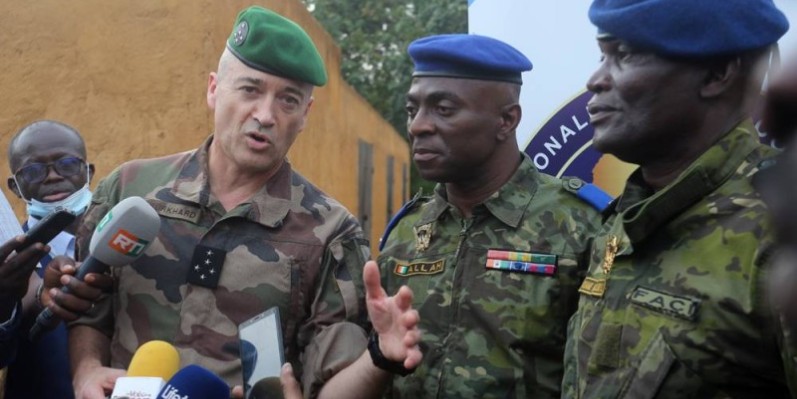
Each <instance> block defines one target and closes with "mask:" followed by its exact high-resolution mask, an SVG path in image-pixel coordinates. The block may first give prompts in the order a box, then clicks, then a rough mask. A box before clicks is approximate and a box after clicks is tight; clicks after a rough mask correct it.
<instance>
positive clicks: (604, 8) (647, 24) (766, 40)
mask: <svg viewBox="0 0 797 399" xmlns="http://www.w3.org/2000/svg"><path fill="white" fill-rule="evenodd" d="M589 19H590V20H591V21H592V23H593V24H595V26H597V27H598V31H599V38H600V36H601V35H606V36H611V37H616V38H618V39H620V40H623V41H626V42H628V43H630V44H632V45H636V46H639V47H641V48H644V49H648V50H651V51H653V52H655V53H658V54H662V55H670V56H681V57H706V56H714V55H727V54H737V53H740V52H744V51H747V50H753V49H757V48H761V47H764V46H767V45H770V44H773V43H775V42H777V41H778V39H780V37H781V36H783V34H784V33H786V31H787V30H789V21H787V20H786V16H785V15H783V13H782V12H781V11H780V10H778V9H777V8H776V7H775V4H774V3H773V2H772V0H595V1H593V2H592V5H591V6H590V8H589Z"/></svg>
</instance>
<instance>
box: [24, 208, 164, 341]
mask: <svg viewBox="0 0 797 399" xmlns="http://www.w3.org/2000/svg"><path fill="white" fill-rule="evenodd" d="M158 230H160V217H159V216H158V212H156V211H155V209H153V208H152V207H151V206H150V205H149V204H148V203H147V201H145V200H144V199H143V198H141V197H128V198H125V199H124V200H122V201H120V202H119V203H118V204H116V206H114V207H113V209H111V210H110V211H108V213H107V214H106V215H105V217H103V218H102V220H101V221H100V222H99V223H98V224H97V228H96V229H95V230H94V234H93V235H92V237H91V243H90V244H89V251H90V253H91V255H90V256H89V257H88V258H86V260H85V261H84V262H83V264H82V265H81V266H80V268H79V269H78V271H77V275H76V276H75V277H76V278H77V279H78V280H81V281H83V280H84V279H85V277H86V275H88V274H89V273H104V272H105V271H107V270H108V269H109V268H110V267H111V266H124V265H128V264H130V263H132V262H133V261H134V260H136V259H137V258H138V257H139V256H141V254H143V253H144V250H145V249H146V248H147V246H148V245H149V243H150V242H152V240H153V239H155V236H157V234H158ZM61 290H62V291H63V292H64V293H67V294H71V293H72V289H71V288H70V286H69V285H66V286H64V287H62V289H61ZM57 323H58V320H57V319H55V318H54V317H53V311H52V310H50V309H49V308H48V309H45V310H44V311H43V312H41V313H40V314H39V317H37V318H36V324H34V325H33V327H32V328H31V330H30V334H29V338H30V339H31V340H35V339H36V338H37V337H38V335H39V334H40V333H41V332H42V331H43V330H47V329H50V328H52V327H54V326H55V325H56V324H57Z"/></svg>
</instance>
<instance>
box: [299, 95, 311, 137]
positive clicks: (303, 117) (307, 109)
mask: <svg viewBox="0 0 797 399" xmlns="http://www.w3.org/2000/svg"><path fill="white" fill-rule="evenodd" d="M314 100H315V98H314V97H310V99H309V100H308V101H307V108H305V109H304V115H302V124H301V126H299V131H300V132H301V131H303V130H304V126H305V125H306V124H307V115H308V114H309V113H310V108H312V107H313V102H314Z"/></svg>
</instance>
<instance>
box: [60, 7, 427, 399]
mask: <svg viewBox="0 0 797 399" xmlns="http://www.w3.org/2000/svg"><path fill="white" fill-rule="evenodd" d="M326 81H327V74H326V71H325V67H324V63H323V61H322V59H321V56H320V55H319V53H318V51H317V49H316V47H315V45H314V44H313V42H312V41H311V40H310V38H309V37H308V35H307V34H306V33H305V32H304V31H303V30H302V29H301V28H300V27H299V26H298V25H296V24H295V23H294V22H292V21H290V20H288V19H285V18H284V17H282V16H280V15H278V14H276V13H274V12H272V11H269V10H266V9H263V8H260V7H250V8H248V9H246V10H244V11H242V12H241V13H240V14H239V15H238V19H237V21H236V23H235V26H234V28H233V31H232V34H231V35H230V37H229V39H228V40H227V45H226V48H225V50H224V52H223V53H222V55H221V57H220V59H219V65H218V70H217V71H216V72H213V73H211V74H210V77H209V80H208V87H207V104H208V107H209V108H210V110H211V111H213V115H214V121H215V123H214V128H215V130H214V133H213V134H212V135H211V136H210V137H208V138H207V140H206V141H205V142H204V143H203V144H202V145H201V146H200V147H199V148H198V149H196V150H193V151H188V152H184V153H179V154H174V155H169V156H165V157H162V158H157V159H146V160H134V161H131V162H127V163H125V164H123V165H121V166H119V167H118V168H116V170H114V171H113V172H112V173H111V174H110V175H109V176H108V177H106V178H105V179H103V180H102V181H101V182H100V184H99V186H98V187H97V190H96V192H95V194H94V197H93V199H92V204H91V207H90V208H89V209H88V211H87V212H86V216H85V218H84V222H83V225H82V227H81V228H80V231H78V233H77V237H78V258H79V259H85V258H86V256H87V255H88V254H87V248H88V243H89V241H90V239H91V235H92V232H93V231H94V228H95V227H96V225H97V224H98V223H99V221H100V220H101V218H102V217H103V216H104V215H105V214H106V212H108V210H109V209H111V208H112V207H113V206H114V205H115V204H117V203H118V202H119V201H121V200H122V199H124V198H126V197H130V196H141V197H143V198H145V199H146V200H147V201H148V202H149V203H150V204H151V205H152V206H153V207H154V208H155V209H156V210H157V211H158V213H159V214H160V216H161V230H160V233H159V235H158V236H157V238H156V239H155V240H153V242H152V243H151V245H150V246H149V247H148V248H147V249H146V250H145V252H144V254H143V255H142V256H141V257H140V258H139V259H138V260H137V261H135V262H133V263H132V264H131V265H129V266H127V267H122V268H116V269H114V270H113V272H112V274H113V277H114V279H115V289H114V292H113V293H112V294H111V295H109V296H108V297H107V298H104V299H102V300H100V301H99V302H98V303H97V306H96V307H95V310H94V312H93V313H91V314H89V315H88V316H87V317H84V318H81V319H79V320H77V321H76V322H74V323H73V324H71V326H70V327H71V329H70V337H69V344H70V355H71V360H72V371H73V375H74V381H73V385H74V388H75V390H76V394H77V395H76V396H77V398H79V399H80V398H105V397H106V395H107V394H108V393H109V391H111V390H112V389H113V386H114V383H115V380H116V378H118V377H119V376H122V375H124V373H125V372H124V369H125V368H127V367H128V365H129V363H130V360H131V357H132V355H133V353H134V352H135V351H136V349H137V348H138V347H139V346H141V344H143V343H145V342H147V341H149V340H163V341H167V342H169V343H171V344H173V345H174V346H175V347H176V348H177V350H178V352H179V354H180V364H181V366H185V365H188V364H197V365H200V366H202V367H205V368H207V369H209V370H210V371H212V372H213V373H215V374H217V375H219V376H220V377H221V378H223V379H224V380H225V381H227V383H228V384H230V385H231V386H232V385H241V384H242V370H241V361H240V359H239V353H238V352H239V351H238V347H239V340H238V326H239V324H240V323H242V322H244V321H246V320H248V319H250V318H252V317H254V316H257V315H258V314H260V313H263V312H264V311H266V310H268V309H270V308H272V307H278V308H279V314H280V316H281V317H280V319H281V323H282V331H283V335H282V339H283V347H284V355H285V359H286V361H288V362H290V363H291V364H292V365H293V368H294V369H295V370H296V375H297V376H299V378H300V380H301V383H302V388H303V391H304V395H305V396H306V397H313V396H315V395H316V394H317V392H318V390H319V388H320V387H321V386H322V385H323V383H324V382H325V381H326V380H327V379H329V378H330V377H331V376H332V375H334V374H335V373H337V372H338V371H339V370H341V369H342V368H344V367H346V366H347V365H349V364H350V363H352V362H353V361H354V360H355V359H357V358H358V357H360V356H361V355H362V354H363V352H364V350H365V346H366V334H365V329H364V328H363V325H364V322H365V314H366V311H365V306H364V305H365V301H364V293H363V289H362V283H361V282H362V278H363V277H362V274H363V272H362V270H363V264H364V263H365V261H366V259H368V257H369V249H368V241H367V240H366V238H365V237H364V235H363V231H362V229H361V228H360V226H359V224H358V222H357V219H356V218H355V217H354V216H352V215H351V214H350V213H349V212H348V211H347V210H346V209H345V208H344V207H343V206H342V205H341V204H339V203H338V202H337V201H335V200H334V199H332V198H330V197H329V196H327V195H326V194H324V193H323V192H321V191H320V190H319V189H318V188H316V187H315V186H313V185H312V184H311V183H310V182H309V181H307V180H306V179H305V178H304V177H302V176H301V175H299V174H298V173H297V172H295V171H293V170H292V168H291V165H290V163H289V162H288V161H287V160H286V158H285V157H286V153H287V152H288V150H289V148H290V147H291V145H292V144H293V142H294V140H295V139H296V137H297V136H298V134H299V133H300V132H301V131H302V129H303V128H304V126H305V123H306V120H307V115H308V112H309V111H310V108H311V106H312V104H313V88H314V86H321V85H324V84H325V83H326ZM371 268H374V269H375V266H371ZM378 280H379V277H378V272H377V276H376V281H377V282H378ZM377 285H378V284H377ZM405 302H406V301H405ZM383 310H385V311H387V312H391V311H394V310H395V311H396V312H395V313H389V314H388V316H391V315H394V314H395V315H400V314H402V313H404V312H410V309H408V308H407V307H406V306H404V307H403V308H401V309H398V308H397V307H396V306H395V304H394V303H393V302H390V301H389V303H388V305H387V306H386V307H384V308H383ZM410 317H412V314H410ZM416 318H417V317H416ZM388 319H389V320H388V323H387V325H388V328H387V329H384V330H383V331H395V332H396V333H397V334H398V335H399V336H401V334H403V333H405V332H407V331H408V329H407V328H398V329H390V328H389V327H390V324H391V323H392V322H393V321H396V320H399V318H391V317H388ZM402 320H403V319H402ZM386 338H387V337H385V339H386ZM386 340H387V339H386ZM388 341H389V340H388ZM393 341H395V342H399V343H401V342H402V341H401V340H400V339H398V340H393ZM419 355H420V352H419V351H418V352H417V354H416V356H419Z"/></svg>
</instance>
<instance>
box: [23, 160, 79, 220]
mask: <svg viewBox="0 0 797 399" xmlns="http://www.w3.org/2000/svg"><path fill="white" fill-rule="evenodd" d="M16 180H17V178H16V176H14V182H16V183H17V187H20V185H19V182H17V181H16ZM88 182H89V176H88V171H86V184H85V185H84V186H83V187H82V188H81V189H80V190H77V191H75V192H74V193H72V194H71V195H70V196H68V197H66V198H64V199H62V200H59V201H55V202H41V201H38V200H36V199H33V198H31V199H30V200H28V199H27V198H25V196H24V195H23V196H22V199H23V200H25V202H26V203H27V204H28V216H32V217H35V218H36V219H41V218H43V217H45V216H47V215H49V214H51V213H53V212H54V211H55V210H56V209H58V208H63V209H66V210H68V211H70V212H72V213H74V214H75V215H78V216H80V215H82V214H83V212H85V211H86V209H87V208H88V207H89V204H90V203H91V191H89V183H88ZM20 193H21V191H20Z"/></svg>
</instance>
